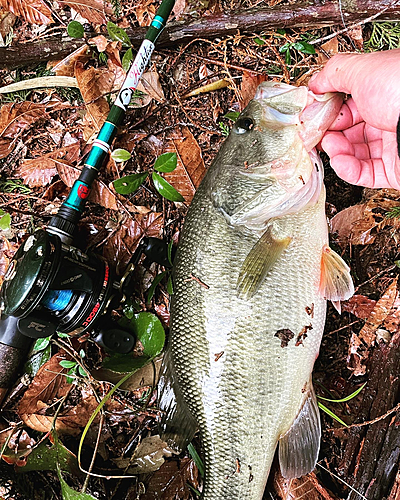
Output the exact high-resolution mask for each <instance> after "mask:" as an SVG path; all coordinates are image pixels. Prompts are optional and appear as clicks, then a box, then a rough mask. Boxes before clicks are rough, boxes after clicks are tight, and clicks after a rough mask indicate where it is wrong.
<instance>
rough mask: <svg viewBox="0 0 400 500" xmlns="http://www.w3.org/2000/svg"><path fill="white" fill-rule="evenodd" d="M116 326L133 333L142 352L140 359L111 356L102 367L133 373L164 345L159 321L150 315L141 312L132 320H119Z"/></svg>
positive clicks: (162, 330)
mask: <svg viewBox="0 0 400 500" xmlns="http://www.w3.org/2000/svg"><path fill="white" fill-rule="evenodd" d="M118 324H119V325H120V326H121V327H123V328H126V329H127V330H130V331H132V332H133V333H134V335H135V337H136V339H137V340H138V341H140V343H141V345H142V348H143V352H142V355H141V356H140V357H135V358H134V357H133V356H132V354H131V353H129V354H112V355H111V356H110V357H109V358H106V359H105V360H104V362H103V367H104V368H108V369H110V370H113V371H117V372H135V371H136V370H138V369H139V368H141V367H142V366H144V365H146V364H147V363H149V362H150V361H151V360H152V359H153V358H154V357H155V356H158V354H160V352H161V351H162V349H163V347H164V343H165V332H164V328H163V326H162V324H161V321H160V320H159V319H158V318H157V316H155V315H154V314H152V313H148V312H141V313H138V314H134V316H133V318H132V319H131V320H129V319H128V318H121V319H120V320H119V321H118Z"/></svg>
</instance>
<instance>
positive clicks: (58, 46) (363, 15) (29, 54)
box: [0, 0, 400, 67]
mask: <svg viewBox="0 0 400 500" xmlns="http://www.w3.org/2000/svg"><path fill="white" fill-rule="evenodd" d="M341 5H342V12H341V11H340V8H339V3H338V1H337V0H334V1H329V2H328V1H326V0H321V1H318V0H315V1H314V2H312V3H311V2H308V3H299V4H295V5H279V4H278V5H276V6H275V7H269V8H264V9H254V10H247V11H243V12H237V13H229V14H219V15H212V16H203V17H202V18H199V19H197V20H192V21H190V22H187V21H179V22H174V23H169V24H168V25H167V27H166V28H165V30H164V31H163V33H162V34H161V36H160V38H159V39H158V41H157V47H159V48H163V47H173V46H175V45H177V44H182V43H187V42H189V41H191V40H194V39H196V38H208V39H213V38H218V37H221V36H226V35H235V34H236V33H238V32H240V33H241V34H242V35H250V34H252V33H259V32H261V31H263V30H268V29H276V28H299V27H307V28H316V27H321V26H335V25H339V26H340V27H341V28H343V21H342V15H343V18H344V19H345V21H346V24H347V25H349V24H352V23H356V22H362V21H364V22H368V20H369V19H370V18H371V16H376V17H375V18H374V19H378V18H379V20H382V21H383V20H390V21H394V20H396V19H400V2H398V1H396V0H342V1H341ZM145 32H146V28H135V29H132V30H128V34H129V37H130V39H131V41H132V44H133V45H134V46H136V47H137V46H138V45H139V44H140V43H141V41H142V40H143V38H144V34H145ZM88 36H91V35H88ZM93 36H94V35H93ZM84 43H85V42H84V41H82V40H71V39H69V38H66V37H64V38H59V37H58V38H57V37H52V38H46V39H45V40H39V41H36V42H32V43H24V44H18V45H16V46H11V47H2V48H0V66H7V67H16V66H21V65H26V64H29V63H34V62H39V61H48V60H51V59H53V60H54V59H61V58H63V57H65V56H66V55H68V54H70V53H71V52H73V51H74V50H75V49H77V48H78V47H80V46H82V45H83V44H84Z"/></svg>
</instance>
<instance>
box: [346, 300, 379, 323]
mask: <svg viewBox="0 0 400 500" xmlns="http://www.w3.org/2000/svg"><path fill="white" fill-rule="evenodd" d="M375 304H376V300H372V299H369V298H368V297H365V295H353V296H352V297H350V299H349V300H346V301H344V302H342V311H346V312H349V313H351V314H354V316H356V317H357V318H360V319H364V320H365V319H367V318H368V317H369V315H370V314H371V312H372V311H373V309H374V307H375Z"/></svg>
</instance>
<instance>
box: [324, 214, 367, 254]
mask: <svg viewBox="0 0 400 500" xmlns="http://www.w3.org/2000/svg"><path fill="white" fill-rule="evenodd" d="M365 208H366V205H365V204H361V205H353V206H351V207H348V208H345V209H344V210H342V211H340V212H339V213H337V214H336V215H335V216H334V217H332V219H331V220H330V225H331V233H332V234H334V235H336V236H337V239H336V240H335V241H336V242H337V243H338V244H339V245H340V246H341V247H342V248H344V247H346V246H347V245H348V243H349V239H350V236H351V234H352V230H353V227H354V225H355V224H356V222H358V221H359V220H361V219H362V218H363V215H364V211H365Z"/></svg>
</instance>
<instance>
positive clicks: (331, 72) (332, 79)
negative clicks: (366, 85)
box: [308, 54, 359, 94]
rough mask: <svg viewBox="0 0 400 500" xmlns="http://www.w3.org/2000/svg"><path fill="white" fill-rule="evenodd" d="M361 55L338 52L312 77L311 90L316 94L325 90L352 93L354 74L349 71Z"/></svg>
mask: <svg viewBox="0 0 400 500" xmlns="http://www.w3.org/2000/svg"><path fill="white" fill-rule="evenodd" d="M357 57H359V56H357V55H353V54H336V55H335V56H334V57H332V59H330V60H329V61H328V62H327V64H326V66H325V67H324V69H323V70H322V71H321V72H320V73H318V74H317V75H316V76H314V77H313V78H311V79H310V81H309V83H308V85H309V88H310V90H312V91H313V92H315V93H316V94H323V93H325V92H345V93H346V94H351V88H352V84H353V76H352V74H351V73H350V72H349V69H350V70H351V66H352V65H354V60H355V58H357Z"/></svg>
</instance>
